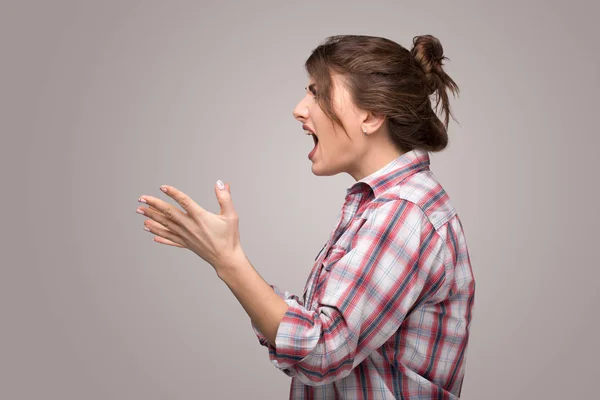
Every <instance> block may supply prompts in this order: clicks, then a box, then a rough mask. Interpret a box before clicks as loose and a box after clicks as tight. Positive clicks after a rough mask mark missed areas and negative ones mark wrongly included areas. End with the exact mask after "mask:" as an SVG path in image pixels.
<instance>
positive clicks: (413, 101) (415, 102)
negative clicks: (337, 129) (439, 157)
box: [305, 35, 458, 151]
mask: <svg viewBox="0 0 600 400" xmlns="http://www.w3.org/2000/svg"><path fill="white" fill-rule="evenodd" d="M444 59H448V58H447V57H445V56H443V48H442V45H441V43H440V41H439V40H438V39H437V38H435V37H434V36H431V35H424V36H415V37H414V38H413V48H412V49H411V50H410V51H408V50H407V49H405V48H404V47H402V46H401V45H399V44H398V43H396V42H394V41H392V40H389V39H386V38H382V37H376V36H362V35H336V36H329V37H328V38H326V40H325V41H324V42H323V43H322V44H321V45H319V46H318V47H317V48H315V49H314V50H313V52H312V54H311V55H310V57H309V58H308V59H307V60H306V63H305V68H306V71H307V72H308V74H309V75H310V76H311V77H312V78H313V79H314V81H315V82H316V84H317V86H318V95H317V102H318V104H319V106H320V107H321V109H323V112H324V113H325V114H326V115H327V116H328V117H329V118H330V119H331V120H332V121H335V122H337V123H338V124H339V125H341V126H342V128H343V129H344V131H345V132H346V128H344V126H343V124H342V122H341V121H340V119H339V117H338V116H337V115H336V114H335V112H334V111H333V107H332V104H331V88H332V81H331V75H332V74H336V75H339V76H340V78H341V80H342V81H343V82H344V84H345V85H346V87H347V89H348V91H349V93H350V95H351V97H352V100H353V101H354V103H355V104H356V106H357V107H359V108H361V109H363V110H367V111H370V112H373V113H374V114H376V115H385V117H386V122H385V123H387V128H388V131H389V133H390V138H391V139H392V141H393V142H394V144H395V145H396V146H397V147H398V148H399V149H400V150H402V151H409V150H412V149H425V150H428V151H440V150H443V149H444V148H445V147H446V146H447V145H448V133H447V129H448V121H449V116H452V118H453V119H455V118H454V116H453V115H452V111H451V109H450V104H449V101H448V94H447V92H446V91H447V89H450V90H451V92H452V93H453V94H454V95H455V96H456V95H457V94H458V86H457V85H456V83H455V82H454V81H453V80H452V79H451V78H450V77H449V76H448V75H447V74H446V73H445V72H444V70H443V69H442V65H443V64H442V61H443V60H444ZM433 94H436V97H437V100H436V104H435V111H434V110H433V109H432V105H431V100H430V96H431V95H433ZM440 101H441V103H442V109H443V112H444V113H445V120H444V124H442V122H441V121H440V119H439V118H438V116H437V115H436V113H437V109H438V106H439V103H440ZM455 120H456V119H455ZM346 134H348V133H347V132H346Z"/></svg>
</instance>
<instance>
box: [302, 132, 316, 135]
mask: <svg viewBox="0 0 600 400" xmlns="http://www.w3.org/2000/svg"><path fill="white" fill-rule="evenodd" d="M304 133H306V134H307V135H314V133H312V132H311V131H304Z"/></svg>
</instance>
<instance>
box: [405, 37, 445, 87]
mask: <svg viewBox="0 0 600 400" xmlns="http://www.w3.org/2000/svg"><path fill="white" fill-rule="evenodd" d="M410 53H411V54H412V56H413V58H414V59H415V61H416V62H417V64H418V65H419V66H420V67H421V70H422V71H423V73H424V74H425V81H426V83H427V85H428V87H429V93H430V94H432V93H433V92H435V91H436V90H437V89H438V83H439V79H436V77H435V76H434V75H442V74H443V69H442V65H443V64H442V61H443V60H444V59H448V58H447V57H444V48H443V47H442V44H441V43H440V41H439V40H438V38H436V37H435V36H432V35H422V36H415V37H414V38H413V48H412V49H411V51H410Z"/></svg>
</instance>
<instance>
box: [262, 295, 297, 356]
mask: <svg viewBox="0 0 600 400" xmlns="http://www.w3.org/2000/svg"><path fill="white" fill-rule="evenodd" d="M269 286H271V288H272V289H273V291H274V292H275V293H276V294H277V295H278V296H279V297H281V298H282V299H283V300H284V301H285V302H286V303H287V304H288V305H291V304H292V303H295V304H297V305H299V306H303V305H304V303H303V302H302V300H300V298H299V297H298V296H297V295H295V294H292V293H290V292H288V291H287V290H281V289H279V288H278V287H277V286H275V285H269ZM252 329H253V330H254V333H255V334H256V337H257V338H258V342H259V343H260V344H261V345H262V346H265V347H269V346H270V344H269V342H268V340H267V338H266V337H265V335H263V333H262V332H261V331H260V330H259V329H258V327H257V326H256V325H255V324H254V322H252Z"/></svg>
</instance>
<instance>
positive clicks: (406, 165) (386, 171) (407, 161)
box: [346, 149, 430, 198]
mask: <svg viewBox="0 0 600 400" xmlns="http://www.w3.org/2000/svg"><path fill="white" fill-rule="evenodd" d="M429 163H430V161H429V153H428V152H427V150H421V149H414V150H411V151H408V152H406V153H404V154H401V155H400V156H398V157H397V158H395V159H394V160H392V161H390V162H389V163H388V164H386V165H385V166H383V167H381V168H380V169H378V170H377V171H375V172H373V173H372V174H370V175H368V176H366V177H364V178H363V179H361V180H359V181H357V182H354V183H353V184H352V185H351V186H350V187H348V188H347V189H346V194H347V195H349V194H352V193H358V192H361V191H363V190H364V187H365V184H366V185H368V187H370V188H371V190H373V194H374V197H375V198H377V197H379V195H380V194H381V193H383V192H385V191H386V190H387V189H388V188H390V187H392V186H394V185H396V184H398V183H400V182H401V181H403V180H404V179H406V178H407V177H409V176H410V175H412V174H414V173H415V172H418V171H420V170H423V169H429Z"/></svg>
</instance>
